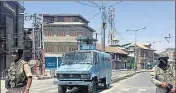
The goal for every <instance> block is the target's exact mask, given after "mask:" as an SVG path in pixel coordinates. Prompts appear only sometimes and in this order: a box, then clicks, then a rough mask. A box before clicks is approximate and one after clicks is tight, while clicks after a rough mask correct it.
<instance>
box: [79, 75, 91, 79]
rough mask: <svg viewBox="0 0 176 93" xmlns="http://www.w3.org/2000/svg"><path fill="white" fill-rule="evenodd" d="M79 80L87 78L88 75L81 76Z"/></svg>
mask: <svg viewBox="0 0 176 93" xmlns="http://www.w3.org/2000/svg"><path fill="white" fill-rule="evenodd" d="M81 78H89V75H81Z"/></svg>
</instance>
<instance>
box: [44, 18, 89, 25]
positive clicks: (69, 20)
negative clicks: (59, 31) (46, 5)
mask: <svg viewBox="0 0 176 93" xmlns="http://www.w3.org/2000/svg"><path fill="white" fill-rule="evenodd" d="M44 22H48V23H54V22H81V23H85V24H88V23H87V22H86V21H85V20H84V19H82V18H81V17H79V16H44Z"/></svg>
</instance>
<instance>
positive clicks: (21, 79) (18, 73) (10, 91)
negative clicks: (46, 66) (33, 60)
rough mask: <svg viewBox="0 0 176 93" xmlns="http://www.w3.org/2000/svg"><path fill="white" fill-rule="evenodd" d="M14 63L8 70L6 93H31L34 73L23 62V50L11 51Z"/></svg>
mask: <svg viewBox="0 0 176 93" xmlns="http://www.w3.org/2000/svg"><path fill="white" fill-rule="evenodd" d="M11 53H12V57H13V60H14V62H12V63H11V65H10V68H9V69H8V74H7V77H6V80H5V87H6V88H7V92H6V93H29V89H30V86H31V83H32V73H31V69H30V67H29V65H28V63H27V62H26V61H24V60H22V55H23V49H17V48H16V49H13V50H12V51H11Z"/></svg>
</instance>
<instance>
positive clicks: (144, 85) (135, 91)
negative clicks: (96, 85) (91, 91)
mask: <svg viewBox="0 0 176 93" xmlns="http://www.w3.org/2000/svg"><path fill="white" fill-rule="evenodd" d="M101 93H155V85H154V84H153V83H152V82H151V81H150V73H149V72H144V73H140V74H137V75H135V76H133V77H131V78H129V79H126V80H123V81H120V82H118V83H115V84H113V85H112V88H110V89H109V90H104V91H103V92H101Z"/></svg>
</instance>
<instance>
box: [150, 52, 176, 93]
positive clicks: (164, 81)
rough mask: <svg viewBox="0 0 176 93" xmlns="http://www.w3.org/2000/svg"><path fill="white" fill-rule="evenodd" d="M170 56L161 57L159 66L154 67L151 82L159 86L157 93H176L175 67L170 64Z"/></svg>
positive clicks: (162, 54) (163, 53) (165, 54)
mask: <svg viewBox="0 0 176 93" xmlns="http://www.w3.org/2000/svg"><path fill="white" fill-rule="evenodd" d="M168 59H169V57H168V54H167V53H165V52H162V53H161V54H160V55H159V58H158V61H159V64H158V65H156V66H155V67H153V71H152V72H151V81H152V82H153V83H154V84H155V85H156V86H157V88H156V93H176V89H175V81H176V79H175V67H174V66H173V65H172V64H169V63H168Z"/></svg>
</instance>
